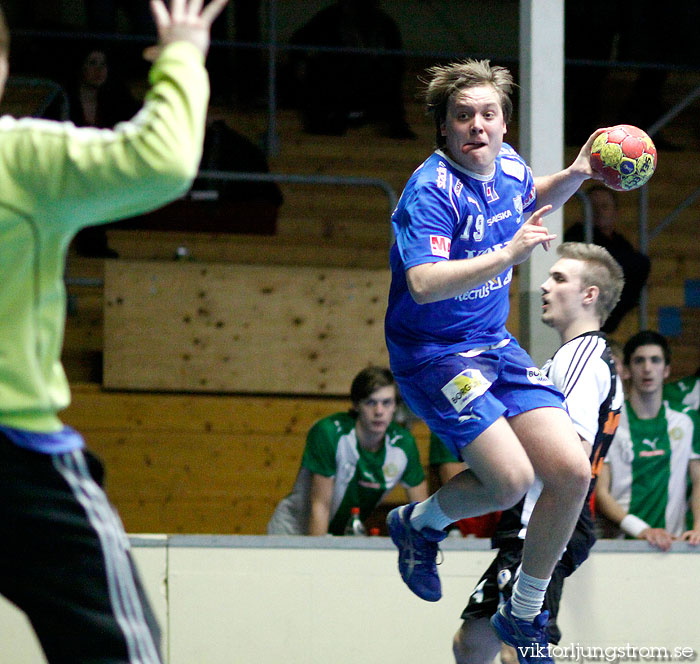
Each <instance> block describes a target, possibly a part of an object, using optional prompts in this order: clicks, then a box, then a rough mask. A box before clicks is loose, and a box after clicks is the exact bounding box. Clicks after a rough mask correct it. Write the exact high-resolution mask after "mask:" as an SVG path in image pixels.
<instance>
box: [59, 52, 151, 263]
mask: <svg viewBox="0 0 700 664" xmlns="http://www.w3.org/2000/svg"><path fill="white" fill-rule="evenodd" d="M63 78H64V79H65V80H64V81H62V82H63V85H64V86H65V89H66V93H67V95H68V118H69V119H70V120H71V121H72V122H73V123H74V124H75V125H76V126H78V127H98V128H100V129H111V128H112V127H114V125H116V124H117V123H118V122H123V121H125V120H130V119H131V118H132V117H133V116H134V115H135V114H136V112H137V111H138V110H139V108H140V104H139V102H137V101H136V99H135V98H134V97H133V96H132V94H131V92H130V91H129V88H128V87H127V85H126V83H125V82H124V81H123V80H121V78H120V77H119V76H117V75H115V73H114V71H113V69H112V67H111V65H110V61H109V57H108V55H107V51H106V50H105V49H104V48H102V47H99V46H94V45H90V46H87V47H85V48H83V49H81V50H80V51H79V54H78V56H77V57H76V59H75V61H74V63H73V64H72V66H71V67H70V70H69V71H68V72H66V73H65V74H64V76H63ZM58 113H59V111H58V109H57V108H54V107H50V108H49V109H48V111H47V113H46V117H49V118H52V119H62V118H60V117H58ZM74 243H75V245H74V246H75V248H76V250H77V251H78V253H79V254H81V255H83V256H98V257H113V256H115V254H114V252H112V251H111V250H110V249H109V248H108V247H107V235H106V228H105V227H104V226H93V227H90V228H85V229H83V230H82V231H80V232H79V233H78V234H77V235H76V237H75V240H74Z"/></svg>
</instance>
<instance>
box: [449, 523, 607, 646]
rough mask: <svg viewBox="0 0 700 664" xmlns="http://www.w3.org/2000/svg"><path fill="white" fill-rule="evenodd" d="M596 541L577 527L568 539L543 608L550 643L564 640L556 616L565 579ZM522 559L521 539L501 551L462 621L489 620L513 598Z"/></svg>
mask: <svg viewBox="0 0 700 664" xmlns="http://www.w3.org/2000/svg"><path fill="white" fill-rule="evenodd" d="M594 542H595V538H594V537H592V533H589V532H586V530H583V529H581V530H580V529H578V528H577V529H576V530H575V531H574V534H573V535H572V536H571V539H570V540H569V544H568V546H567V547H566V551H565V552H564V555H563V556H562V557H561V560H560V561H559V562H558V563H557V565H556V567H555V568H554V572H553V573H552V580H551V581H550V582H549V586H548V587H547V592H546V594H545V597H544V606H543V609H546V610H547V611H549V622H548V623H547V633H548V636H549V642H550V643H553V644H557V643H559V641H560V640H561V632H560V631H559V627H558V626H557V616H558V615H559V602H560V601H561V594H562V591H563V590H564V579H566V577H567V576H570V575H571V574H572V573H573V572H574V570H575V569H576V568H577V567H578V566H579V565H580V564H581V563H582V562H583V561H584V560H585V559H586V558H587V557H588V554H589V552H590V550H591V548H592V546H593V544H594ZM522 556H523V542H522V540H520V539H513V541H512V543H509V545H504V546H502V547H501V548H500V549H499V550H498V553H497V554H496V557H495V558H494V560H493V562H492V563H491V565H489V567H488V569H487V570H486V571H485V572H484V574H483V575H482V577H481V579H479V583H477V584H476V587H475V588H474V590H473V591H472V594H471V595H470V596H469V603H468V604H467V606H466V608H465V609H464V611H462V616H461V617H462V619H463V620H475V619H477V618H489V619H490V618H491V616H493V615H494V614H495V613H496V611H498V607H499V606H500V604H501V603H502V602H506V601H507V600H508V599H510V596H511V593H512V592H513V583H514V581H515V575H516V572H517V571H518V567H519V566H520V563H521V562H522Z"/></svg>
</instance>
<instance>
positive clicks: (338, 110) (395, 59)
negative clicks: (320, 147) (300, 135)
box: [290, 0, 415, 139]
mask: <svg viewBox="0 0 700 664" xmlns="http://www.w3.org/2000/svg"><path fill="white" fill-rule="evenodd" d="M290 43H291V44H293V45H296V46H303V45H309V46H336V47H343V48H357V49H361V48H366V49H387V50H399V49H401V48H402V41H401V34H400V32H399V29H398V26H397V25H396V23H395V22H394V20H393V19H392V18H391V17H390V16H389V15H388V14H386V13H385V12H384V11H382V10H381V9H380V8H379V3H378V1H377V0H337V2H334V3H333V4H332V5H330V6H329V7H326V8H325V9H322V10H321V11H320V12H318V13H317V14H316V15H315V16H313V17H312V18H311V19H310V20H309V22H308V23H306V24H305V25H303V26H302V27H301V28H299V29H298V30H297V31H296V32H295V33H294V34H293V35H292V37H291V40H290ZM292 60H293V69H294V76H295V78H296V81H297V87H298V95H299V97H298V104H299V107H300V109H301V113H302V118H303V122H304V128H305V130H306V131H308V132H310V133H314V134H332V135H341V134H344V133H345V132H346V131H347V129H348V127H350V126H357V125H361V124H365V123H367V122H379V123H381V125H382V127H383V133H384V134H385V135H386V136H389V137H391V138H400V139H407V138H415V134H414V133H413V131H412V130H411V128H410V127H409V126H408V123H407V122H406V111H405V108H404V103H403V74H404V61H403V57H402V56H397V55H389V54H366V53H329V52H327V51H320V52H319V51H307V52H300V51H297V52H295V53H293V54H292Z"/></svg>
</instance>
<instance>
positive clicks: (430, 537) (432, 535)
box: [386, 503, 447, 602]
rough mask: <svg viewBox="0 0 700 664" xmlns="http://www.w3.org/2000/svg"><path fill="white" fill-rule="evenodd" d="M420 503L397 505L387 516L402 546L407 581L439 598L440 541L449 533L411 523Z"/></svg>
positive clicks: (393, 535) (422, 592) (403, 575)
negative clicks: (413, 525) (418, 527)
mask: <svg viewBox="0 0 700 664" xmlns="http://www.w3.org/2000/svg"><path fill="white" fill-rule="evenodd" d="M417 504H418V503H411V504H410V505H403V506H401V507H397V508H395V509H393V510H391V512H389V514H388V515H387V517H386V523H387V526H388V527H389V535H391V539H392V540H393V542H394V544H395V545H396V547H397V548H398V550H399V573H400V574H401V578H402V579H403V580H404V583H405V584H406V585H407V586H408V587H409V588H410V589H411V590H412V591H413V592H414V593H415V594H416V595H418V597H420V598H421V599H424V600H426V601H428V602H437V601H438V600H439V599H440V598H441V597H442V587H441V585H440V577H439V576H438V573H437V564H436V562H435V560H436V558H437V554H438V545H437V543H438V542H440V541H442V540H443V539H445V537H447V533H446V532H445V531H444V530H434V529H433V528H423V529H422V530H416V529H415V528H413V527H412V526H411V522H410V517H411V513H412V512H413V508H414V507H415V506H416V505H417Z"/></svg>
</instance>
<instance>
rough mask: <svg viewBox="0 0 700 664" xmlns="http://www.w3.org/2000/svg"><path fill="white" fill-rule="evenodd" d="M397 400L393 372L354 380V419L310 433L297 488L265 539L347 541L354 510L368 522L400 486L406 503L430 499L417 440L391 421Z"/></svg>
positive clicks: (344, 417)
mask: <svg viewBox="0 0 700 664" xmlns="http://www.w3.org/2000/svg"><path fill="white" fill-rule="evenodd" d="M397 396H398V395H397V390H396V384H395V383H394V377H393V376H392V374H391V372H390V371H389V370H388V369H384V368H381V367H368V368H366V369H363V370H362V371H360V373H359V374H357V376H355V379H354V380H353V382H352V386H351V388H350V398H351V400H352V408H351V409H350V411H349V412H342V413H335V414H333V415H329V416H328V417H324V418H323V419H321V420H319V421H318V422H316V423H315V424H314V425H313V426H312V427H311V429H310V431H309V433H308V436H307V438H306V447H305V448H304V454H303V456H302V459H301V468H300V469H299V473H298V474H297V478H296V481H295V483H294V488H293V489H292V492H291V493H290V494H289V495H288V496H286V497H285V498H283V499H282V500H281V501H280V503H279V504H278V505H277V507H276V508H275V512H274V514H273V515H272V518H271V519H270V522H269V523H268V525H267V532H268V534H270V535H326V534H331V535H342V534H343V531H344V529H345V525H346V524H347V522H348V519H349V518H350V510H351V509H352V508H353V507H359V508H360V518H361V519H363V520H364V519H366V518H367V517H368V516H369V515H370V514H371V512H372V511H373V510H374V508H375V507H376V506H377V505H378V504H379V502H380V501H381V500H382V498H383V497H384V495H385V494H386V493H388V492H389V491H391V490H392V489H393V488H394V487H395V486H396V485H397V484H398V483H399V482H401V483H402V484H403V486H404V487H405V488H406V493H407V495H408V499H409V500H425V499H426V498H427V497H428V489H427V482H426V481H425V474H424V472H423V467H422V465H421V462H420V457H419V454H418V448H417V447H416V443H415V440H414V439H413V436H412V435H411V433H410V432H409V431H408V430H407V429H404V428H403V427H400V426H399V425H398V424H396V423H395V422H394V421H393V418H394V413H395V412H396V401H397Z"/></svg>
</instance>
